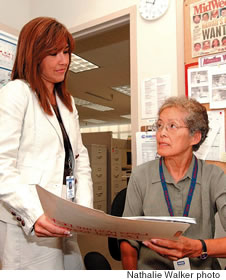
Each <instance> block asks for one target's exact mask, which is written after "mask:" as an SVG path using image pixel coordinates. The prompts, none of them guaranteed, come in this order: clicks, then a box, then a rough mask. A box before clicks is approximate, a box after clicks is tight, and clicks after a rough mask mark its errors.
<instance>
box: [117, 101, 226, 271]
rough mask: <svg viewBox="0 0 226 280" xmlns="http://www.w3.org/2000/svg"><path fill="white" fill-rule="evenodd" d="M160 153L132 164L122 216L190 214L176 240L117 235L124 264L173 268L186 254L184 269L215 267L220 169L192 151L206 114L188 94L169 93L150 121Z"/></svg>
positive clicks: (224, 252)
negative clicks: (192, 220)
mask: <svg viewBox="0 0 226 280" xmlns="http://www.w3.org/2000/svg"><path fill="white" fill-rule="evenodd" d="M156 130H157V131H156V139H157V151H158V154H159V155H160V156H161V158H160V159H156V160H153V161H149V162H147V163H144V164H142V165H140V166H137V167H136V168H134V170H133V172H132V175H131V177H130V181H129V184H128V188H127V193H126V203H125V209H124V213H123V215H124V216H189V217H192V218H195V219H196V222H197V224H195V225H191V226H190V227H189V228H188V229H187V230H186V231H185V233H184V235H183V236H179V237H178V240H176V241H173V240H168V239H159V238H158V236H156V238H153V239H151V240H147V241H145V242H143V243H140V242H136V241H122V242H121V253H122V264H123V268H124V269H154V270H155V269H165V270H167V269H174V264H173V261H177V260H178V259H181V258H186V263H187V266H186V267H187V269H188V267H189V266H190V267H191V269H220V265H219V263H218V260H217V258H218V257H222V258H226V237H223V238H216V239H214V233H215V219H214V217H215V214H216V213H217V212H218V214H219V217H220V221H221V224H222V226H223V228H224V230H225V232H226V175H225V174H224V172H223V170H221V169H220V168H219V167H217V166H215V165H211V164H207V163H206V162H205V161H203V160H199V159H197V158H196V157H195V155H194V154H193V151H197V150H198V149H199V147H200V145H201V144H202V143H203V142H204V140H205V139H206V137H207V133H208V130H209V125H208V115H207V112H206V109H205V107H203V106H202V105H201V104H200V103H199V102H197V101H195V100H194V99H189V100H188V99H186V98H185V97H184V98H183V97H181V98H179V97H172V98H169V99H167V100H166V101H165V103H164V104H163V105H162V107H161V108H160V110H159V115H158V121H157V124H156Z"/></svg>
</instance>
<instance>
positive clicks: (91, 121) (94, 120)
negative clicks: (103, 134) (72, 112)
mask: <svg viewBox="0 0 226 280" xmlns="http://www.w3.org/2000/svg"><path fill="white" fill-rule="evenodd" d="M83 121H84V122H90V123H106V121H102V120H96V119H86V120H83Z"/></svg>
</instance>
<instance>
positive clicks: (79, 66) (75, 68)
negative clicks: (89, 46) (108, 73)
mask: <svg viewBox="0 0 226 280" xmlns="http://www.w3.org/2000/svg"><path fill="white" fill-rule="evenodd" d="M96 68H99V66H97V65H95V64H93V63H92V62H89V61H88V60H85V59H84V58H82V57H79V56H78V55H76V54H74V53H72V54H71V64H70V67H69V70H70V71H72V72H74V73H79V72H83V71H88V70H92V69H96Z"/></svg>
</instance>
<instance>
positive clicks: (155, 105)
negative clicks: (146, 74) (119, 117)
mask: <svg viewBox="0 0 226 280" xmlns="http://www.w3.org/2000/svg"><path fill="white" fill-rule="evenodd" d="M170 87H171V85H170V77H169V75H165V76H159V77H154V78H149V79H145V80H144V81H143V83H142V88H141V107H142V110H141V112H142V116H141V118H142V119H148V118H156V117H157V113H158V109H159V108H160V107H161V105H162V104H163V103H164V101H165V100H166V99H167V98H168V97H169V96H170Z"/></svg>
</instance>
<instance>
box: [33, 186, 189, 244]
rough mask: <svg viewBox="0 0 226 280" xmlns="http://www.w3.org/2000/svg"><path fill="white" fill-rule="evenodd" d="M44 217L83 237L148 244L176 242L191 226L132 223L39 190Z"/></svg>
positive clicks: (140, 221) (164, 223) (136, 221)
mask: <svg viewBox="0 0 226 280" xmlns="http://www.w3.org/2000/svg"><path fill="white" fill-rule="evenodd" d="M36 188H37V192H38V195H39V198H40V201H41V204H42V207H43V209H44V213H45V214H46V215H47V216H48V217H49V218H50V219H52V220H53V221H54V222H55V223H56V224H57V225H60V226H63V227H67V228H68V229H70V230H71V231H75V232H77V233H80V234H92V235H100V236H108V237H115V238H119V239H133V240H140V241H143V240H149V239H151V238H170V239H175V237H174V236H175V234H176V232H178V231H181V232H182V233H183V232H184V231H185V230H186V229H187V228H188V227H189V226H190V224H188V223H184V222H171V221H157V220H132V219H126V218H121V217H115V216H111V215H108V214H105V213H104V212H102V211H99V210H95V209H91V208H87V207H84V206H81V205H78V204H76V203H73V202H71V201H68V200H65V199H62V198H60V197H58V196H56V195H54V194H52V193H50V192H48V191H47V190H45V189H43V188H41V187H39V186H36Z"/></svg>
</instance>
